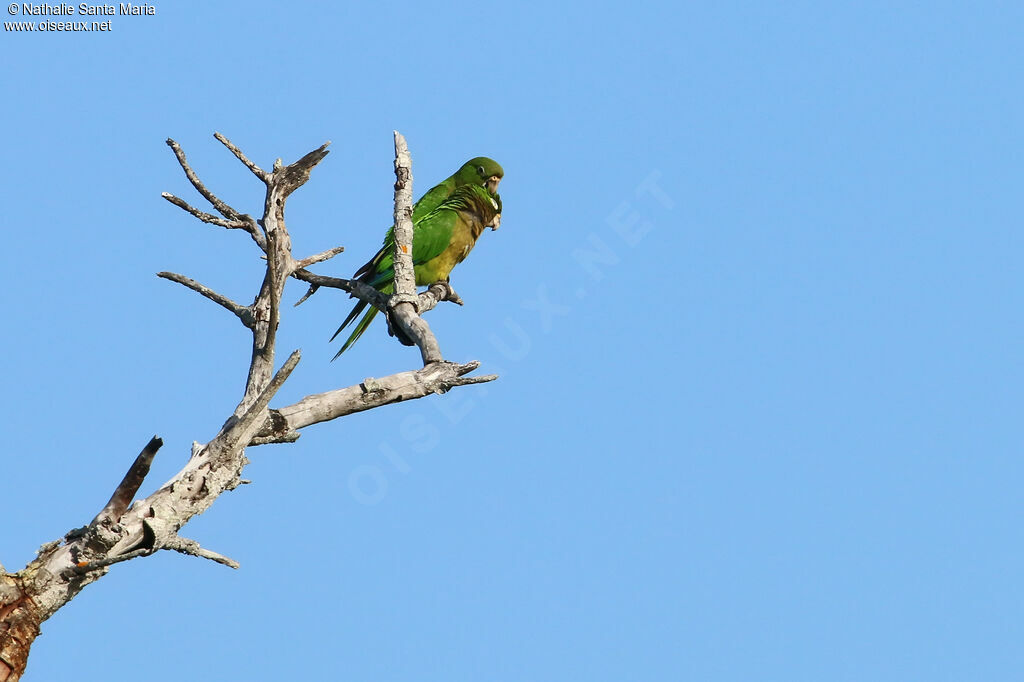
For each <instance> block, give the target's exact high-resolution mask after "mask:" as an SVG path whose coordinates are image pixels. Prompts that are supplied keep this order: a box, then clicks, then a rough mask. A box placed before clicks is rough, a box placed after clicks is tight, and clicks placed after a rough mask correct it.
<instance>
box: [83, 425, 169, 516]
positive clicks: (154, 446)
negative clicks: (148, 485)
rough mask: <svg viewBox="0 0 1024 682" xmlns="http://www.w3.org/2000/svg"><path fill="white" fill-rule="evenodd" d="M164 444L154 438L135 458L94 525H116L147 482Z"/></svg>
mask: <svg viewBox="0 0 1024 682" xmlns="http://www.w3.org/2000/svg"><path fill="white" fill-rule="evenodd" d="M163 444H164V442H163V440H162V439H160V438H158V437H157V436H153V438H152V439H150V441H149V443H147V444H146V447H144V448H142V452H140V453H139V456H138V457H136V458H135V462H133V463H132V466H131V468H130V469H128V473H126V474H125V475H124V478H123V479H122V480H121V483H120V485H118V486H117V489H116V490H114V494H113V495H111V496H110V501H109V502H107V504H106V506H105V507H103V509H102V510H101V511H100V513H99V514H97V515H96V518H95V519H93V523H100V522H103V521H110V522H114V523H116V522H117V521H118V520H119V519H120V518H121V514H124V512H125V510H126V509H128V505H129V504H131V503H132V498H134V497H135V493H137V492H139V488H141V487H142V482H143V481H144V480H145V478H146V474H148V473H149V467H150V465H151V464H152V463H153V458H154V457H156V452H157V450H159V449H160V446H161V445H163Z"/></svg>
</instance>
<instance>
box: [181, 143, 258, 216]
mask: <svg viewBox="0 0 1024 682" xmlns="http://www.w3.org/2000/svg"><path fill="white" fill-rule="evenodd" d="M167 146H168V147H170V148H171V149H172V150H173V151H174V156H175V157H177V159H178V163H179V164H180V165H181V169H182V170H183V171H185V177H187V178H188V181H189V182H191V183H192V186H193V187H195V188H196V191H198V192H199V193H200V194H202V195H203V197H204V198H205V199H206V200H207V201H209V202H210V204H211V205H212V206H213V207H214V208H215V209H217V212H218V213H220V214H221V215H222V216H224V217H225V218H227V219H228V220H235V221H237V220H240V219H241V218H242V214H241V213H239V212H238V211H236V210H235V209H233V208H231V207H230V206H228V205H227V204H226V203H224V202H223V201H221V200H220V199H218V198H217V196H216V195H215V194H214V193H213V192H211V191H210V190H208V189H206V185H204V184H203V182H202V181H201V180H200V179H199V176H198V175H196V172H195V171H194V170H192V167H191V166H190V165H188V161H187V160H186V159H185V152H183V151H182V150H181V145H179V144H178V143H177V142H175V141H174V140H172V139H171V138H169V137H168V138H167Z"/></svg>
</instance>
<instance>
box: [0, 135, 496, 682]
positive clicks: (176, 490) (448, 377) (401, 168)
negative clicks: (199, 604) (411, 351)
mask: <svg viewBox="0 0 1024 682" xmlns="http://www.w3.org/2000/svg"><path fill="white" fill-rule="evenodd" d="M215 137H216V138H217V140H219V141H220V142H221V143H222V144H223V145H224V146H225V147H227V148H228V149H229V150H230V151H231V152H232V153H233V154H234V155H235V156H236V157H237V158H238V160H239V161H241V162H242V163H243V164H244V165H245V166H246V168H248V169H249V170H250V171H251V172H252V174H253V175H255V176H256V177H257V178H258V179H259V180H260V181H261V182H263V183H264V184H265V185H266V201H265V204H264V207H263V217H262V219H259V220H256V219H254V218H252V217H251V216H250V215H247V214H244V213H240V212H238V211H237V210H235V209H234V208H232V207H231V206H229V205H228V204H226V203H224V202H223V201H221V200H220V199H219V198H217V196H216V195H214V194H213V192H211V191H210V190H209V189H207V188H206V186H205V185H204V184H203V183H202V181H200V179H199V177H198V176H197V175H196V173H195V171H194V170H193V169H192V167H191V166H190V165H189V164H188V161H187V160H186V159H185V154H184V152H183V151H182V150H181V147H180V146H179V145H178V143H177V142H175V141H174V140H170V139H169V140H167V144H168V146H170V148H171V149H172V150H173V151H174V155H175V156H176V157H177V159H178V163H179V164H180V165H181V167H182V169H183V170H184V171H185V175H186V177H187V178H188V180H189V181H190V182H191V183H192V185H193V186H194V187H195V188H196V190H198V192H199V193H200V194H201V195H202V196H203V197H204V198H205V199H206V200H207V201H208V202H209V203H210V204H211V205H212V206H213V208H214V210H216V211H217V213H218V214H219V216H218V215H214V214H211V213H207V212H205V211H201V210H199V209H197V208H195V207H193V206H192V205H190V204H189V203H187V202H186V201H184V200H183V199H180V198H178V197H176V196H174V195H172V194H168V193H164V194H163V197H164V198H165V199H167V200H168V201H170V202H171V203H173V204H175V205H176V206H179V207H180V208H182V209H184V210H185V211H187V212H188V213H190V214H192V215H193V216H194V217H196V218H198V219H199V220H201V221H203V222H205V223H209V224H211V225H217V226H220V227H224V228H227V229H237V230H242V231H244V232H247V233H248V234H249V236H250V237H251V238H252V240H253V241H254V242H255V243H256V245H257V246H258V247H259V249H260V251H261V252H262V254H261V255H262V256H264V257H265V258H266V270H265V273H264V276H263V282H262V283H261V285H260V288H259V293H258V294H257V295H256V298H255V300H254V301H253V303H252V304H251V305H241V304H239V303H236V302H234V301H233V300H231V299H230V298H228V297H227V296H224V295H223V294H220V293H218V292H216V291H213V290H212V289H210V288H209V287H206V286H204V285H202V284H200V283H199V282H196V281H195V280H193V279H190V278H188V277H185V276H183V275H179V274H175V273H171V272H161V273H159V276H160V277H163V278H165V279H168V280H171V281H174V282H178V283H179V284H182V285H184V286H186V287H188V288H189V289H192V290H193V291H195V292H197V293H199V294H201V295H203V296H205V297H206V298H208V299H210V300H211V301H213V302H214V303H216V304H218V305H220V306H221V307H223V308H225V309H226V310H228V311H230V312H231V313H232V314H234V315H235V316H236V317H237V318H238V320H239V321H240V322H241V323H242V324H243V325H244V326H245V327H246V328H247V329H249V330H250V331H251V332H252V359H251V361H250V363H249V372H248V378H247V380H246V384H245V391H244V393H243V395H242V397H241V399H240V400H239V402H238V405H237V406H235V407H234V409H233V411H232V412H231V414H230V416H228V418H227V420H226V421H225V422H224V425H223V426H222V427H221V429H220V431H219V432H218V433H217V434H216V435H215V436H214V437H213V439H211V440H210V441H209V442H207V443H205V444H200V443H198V442H196V443H193V445H192V452H191V454H190V456H189V458H188V460H187V462H186V463H185V466H184V468H182V469H181V471H179V472H178V474H177V475H175V476H174V478H172V479H171V480H170V481H168V482H167V483H165V484H164V485H162V486H161V487H160V488H159V489H158V490H157V491H156V492H154V493H153V494H151V495H150V496H149V497H146V498H145V499H141V500H137V501H135V502H134V504H133V503H132V500H133V499H134V498H135V495H136V493H137V492H138V490H139V488H140V487H141V486H142V483H143V481H144V480H145V477H146V474H147V473H148V472H149V467H150V464H151V463H152V461H153V457H154V456H155V455H156V453H157V450H159V449H160V446H161V445H162V444H163V442H162V441H161V440H160V438H157V437H154V438H153V439H152V440H150V441H149V443H147V444H146V446H145V447H144V448H143V449H142V452H141V453H140V454H139V456H138V457H136V459H135V462H134V463H133V464H132V465H131V467H130V468H129V470H128V473H127V474H125V477H124V479H123V480H122V481H121V483H120V484H119V485H118V486H117V487H116V488H115V490H114V493H113V495H111V497H110V501H108V502H107V503H106V505H105V506H104V507H103V508H102V509H101V510H100V511H99V513H98V514H97V515H96V517H95V518H94V519H92V521H90V522H89V523H88V524H87V525H85V526H82V527H80V528H75V529H73V530H70V531H68V532H67V533H66V534H65V535H64V536H63V537H61V538H58V539H56V540H54V541H52V542H48V543H46V544H44V545H43V546H42V547H40V548H39V550H38V552H37V556H36V558H35V559H34V560H33V561H31V562H29V564H28V565H27V566H25V567H24V568H23V569H21V570H20V571H17V572H14V573H8V572H7V571H6V570H4V568H3V566H0V682H15V681H16V680H18V679H20V677H21V675H22V673H23V672H24V670H25V665H26V662H27V660H28V654H29V650H30V648H31V646H32V642H33V641H34V640H35V638H36V637H37V636H38V635H39V627H40V624H41V623H42V622H43V621H45V620H46V619H47V618H49V617H50V616H52V615H53V614H54V613H56V612H57V610H58V609H60V608H61V607H62V606H64V605H65V604H67V603H68V602H70V601H71V600H72V599H74V598H75V596H76V595H77V594H78V593H79V592H81V590H82V589H83V588H84V587H85V586H87V585H89V584H90V583H92V582H95V581H96V580H99V579H100V578H102V577H103V576H104V575H106V574H107V572H108V571H109V570H110V567H111V566H112V565H113V564H116V563H120V562H122V561H128V560H129V559H135V558H138V557H144V556H149V555H151V554H154V553H156V552H158V551H160V550H174V551H176V552H181V553H184V554H190V555H192V556H196V557H202V558H204V559H210V560H212V561H216V562H218V563H221V564H224V565H226V566H230V567H232V568H238V563H237V562H235V561H234V560H232V559H230V558H228V557H225V556H223V555H221V554H218V553H217V552H214V551H211V550H209V549H207V548H204V547H201V546H200V545H199V543H198V542H196V541H195V540H192V539H190V538H187V537H185V536H183V535H182V534H181V529H182V528H183V527H184V525H185V524H186V523H188V521H189V520H190V519H191V518H192V517H193V516H195V515H197V514H201V513H203V512H204V511H206V510H207V509H208V508H209V507H210V505H212V504H213V502H214V501H215V500H216V499H217V497H218V496H220V494H221V493H223V492H225V491H228V490H233V489H235V488H237V487H238V486H239V485H241V484H243V483H246V482H247V481H245V480H244V479H243V478H242V471H243V469H244V468H245V465H246V464H247V463H248V460H247V459H246V456H245V449H246V448H247V447H250V446H255V445H264V444H268V443H291V442H294V441H295V440H297V439H298V438H299V435H300V433H301V430H302V429H303V428H306V427H308V426H311V425H313V424H318V423H320V422H325V421H330V420H332V419H336V418H338V417H343V416H345V415H347V414H351V413H353V412H361V411H363V410H370V409H373V408H375V407H381V406H383V405H389V404H391V403H397V402H401V401H404V400H412V399H414V398H422V397H424V396H428V395H430V394H432V393H444V392H446V391H448V390H450V389H452V388H454V387H456V386H465V385H469V384H478V383H483V382H487V381H493V380H494V379H496V378H497V377H496V376H494V375H487V376H478V377H469V376H467V374H469V373H470V372H472V371H473V370H475V369H476V368H477V367H478V366H479V363H478V362H469V363H466V364H455V363H451V362H446V361H444V359H443V358H442V356H441V351H440V347H439V346H438V343H437V339H436V338H435V337H434V335H433V333H432V332H431V331H430V327H429V325H427V323H426V321H425V320H423V318H422V317H420V314H421V313H423V312H426V311H427V310H430V309H431V308H433V307H434V306H435V305H437V304H438V303H439V302H441V301H445V300H451V301H455V302H459V303H461V301H459V300H458V296H457V295H456V294H455V292H454V291H453V290H452V289H451V287H450V286H448V285H447V284H445V283H438V284H436V285H432V286H431V287H430V288H429V289H428V290H427V291H426V292H425V293H423V294H418V295H417V293H416V287H415V277H414V275H413V265H412V256H411V253H412V171H411V166H412V161H411V158H410V156H409V150H408V148H407V146H406V143H405V139H404V138H403V137H402V136H401V135H400V134H399V133H398V132H395V175H396V177H397V181H396V183H395V236H396V239H395V293H394V294H393V295H391V296H386V295H384V294H381V293H379V292H377V291H376V290H374V289H372V288H370V287H368V286H366V285H364V284H362V283H359V282H355V281H351V280H344V279H337V278H331V277H324V276H321V275H316V274H314V273H312V272H310V271H309V270H307V268H308V267H309V266H311V265H314V264H316V263H320V262H323V261H326V260H327V259H329V258H332V257H333V256H335V255H337V254H338V253H341V251H342V248H341V247H337V248H333V249H330V250H328V251H324V252H323V253H318V254H316V255H314V256H309V257H308V258H302V259H296V258H294V257H293V256H292V250H291V238H290V237H289V235H288V229H287V227H286V226H285V219H284V207H285V202H286V201H287V199H288V197H289V196H290V195H291V193H292V192H294V191H295V190H296V189H298V188H299V187H301V186H302V185H303V184H305V182H306V181H307V180H308V179H309V175H310V172H311V171H312V170H313V168H314V167H315V166H316V165H317V164H318V163H320V161H321V160H322V159H323V158H324V157H325V156H326V155H327V146H328V145H329V144H330V143H329V142H328V143H325V144H324V145H323V146H321V147H320V148H319V149H315V150H313V151H311V152H310V153H308V154H306V155H305V156H303V157H302V158H301V159H299V160H298V161H296V162H294V163H292V164H290V165H287V166H285V165H283V164H282V163H281V160H280V159H278V160H277V161H275V162H274V165H273V169H272V170H270V171H267V170H264V169H262V168H260V167H259V166H257V165H256V164H255V163H253V162H252V161H250V160H249V158H248V157H247V156H246V155H245V154H244V153H242V151H241V150H240V149H239V148H238V147H236V146H235V145H234V144H232V143H231V141H230V140H228V139H227V138H226V137H224V136H223V135H221V134H220V133H216V134H215ZM291 277H294V278H297V279H301V280H303V281H305V282H308V283H310V284H311V285H312V288H311V290H315V288H316V287H318V286H330V287H335V288H340V289H343V290H345V291H348V292H349V293H351V294H352V295H353V296H356V297H357V298H360V299H361V300H364V301H366V302H367V303H369V304H370V305H373V306H375V307H376V308H378V309H379V310H381V311H382V312H384V313H385V315H386V316H387V318H388V324H389V328H390V329H392V330H393V331H394V332H395V334H396V335H398V336H399V337H400V338H402V339H404V340H405V341H406V342H411V343H415V344H416V345H417V346H418V347H419V349H420V354H421V355H422V358H423V367H422V369H417V370H412V371H408V372H401V373H399V374H393V375H391V376H387V377H383V378H379V379H366V380H365V381H363V382H362V383H360V384H358V385H355V386H349V387H347V388H337V389H334V390H329V391H326V392H324V393H318V394H315V395H309V396H306V397H305V398H303V399H302V400H300V401H298V402H297V403H295V404H294V405H288V406H282V407H270V406H269V405H270V402H271V400H272V399H273V398H274V394H275V393H277V391H278V390H279V389H280V388H281V386H282V385H283V384H284V382H285V381H286V380H287V379H288V375H289V374H290V373H291V372H292V370H293V369H294V368H295V366H296V364H297V363H298V362H299V357H300V353H299V351H298V350H296V351H293V352H292V353H291V355H289V356H288V358H287V359H286V360H285V361H284V362H283V363H282V364H281V366H280V367H278V368H277V370H276V371H275V370H274V367H275V357H276V346H275V341H276V338H277V329H278V325H279V324H280V320H281V300H282V295H283V294H284V288H285V283H286V282H287V281H288V279H289V278H291Z"/></svg>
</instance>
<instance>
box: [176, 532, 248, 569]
mask: <svg viewBox="0 0 1024 682" xmlns="http://www.w3.org/2000/svg"><path fill="white" fill-rule="evenodd" d="M160 549H170V550H174V551H175V552H181V553H182V554H188V555H189V556H196V557H199V558H201V559H209V560H210V561H216V562H217V563H218V564H224V565H225V566H229V567H231V568H240V567H241V564H240V563H238V562H237V561H235V560H234V559H231V558H229V557H226V556H224V555H223V554H218V553H217V552H213V551H210V550H208V549H203V548H202V547H200V546H199V543H198V542H196V541H195V540H192V539H190V538H183V537H181V536H180V535H172V536H171V537H169V538H167V539H166V540H165V541H164V543H163V545H162V546H161V547H160Z"/></svg>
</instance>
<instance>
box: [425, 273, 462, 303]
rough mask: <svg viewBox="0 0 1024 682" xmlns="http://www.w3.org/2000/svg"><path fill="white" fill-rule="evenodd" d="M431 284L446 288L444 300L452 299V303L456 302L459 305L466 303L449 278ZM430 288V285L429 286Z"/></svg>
mask: <svg viewBox="0 0 1024 682" xmlns="http://www.w3.org/2000/svg"><path fill="white" fill-rule="evenodd" d="M430 286H431V287H442V288H443V289H444V290H445V294H444V300H446V301H451V302H452V303H456V304H458V305H464V304H465V301H463V300H462V297H461V296H459V294H458V293H457V292H456V291H455V289H453V288H452V283H451V282H449V281H448V280H444V279H443V280H441V281H440V282H434V283H433V284H431V285H430ZM428 289H429V287H428Z"/></svg>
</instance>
